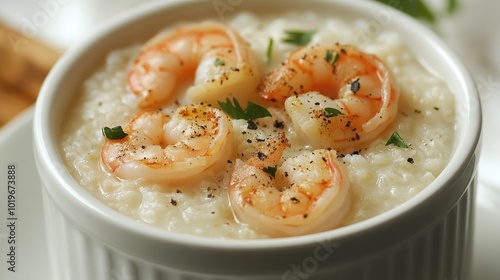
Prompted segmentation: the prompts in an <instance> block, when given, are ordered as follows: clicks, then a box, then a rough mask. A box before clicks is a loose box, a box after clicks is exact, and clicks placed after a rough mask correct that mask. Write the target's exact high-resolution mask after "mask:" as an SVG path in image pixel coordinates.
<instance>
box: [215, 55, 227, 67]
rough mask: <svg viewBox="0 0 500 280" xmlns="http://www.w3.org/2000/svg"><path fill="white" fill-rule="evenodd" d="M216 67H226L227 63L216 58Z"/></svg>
mask: <svg viewBox="0 0 500 280" xmlns="http://www.w3.org/2000/svg"><path fill="white" fill-rule="evenodd" d="M214 65H215V66H224V65H226V62H225V61H224V60H222V59H220V58H218V57H217V58H216V59H215V61H214Z"/></svg>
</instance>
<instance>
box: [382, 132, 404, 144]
mask: <svg viewBox="0 0 500 280" xmlns="http://www.w3.org/2000/svg"><path fill="white" fill-rule="evenodd" d="M385 145H386V146H389V145H395V146H398V147H400V148H409V146H408V145H406V143H405V141H404V140H403V138H401V136H400V135H399V133H398V132H397V131H394V132H393V133H392V135H391V137H390V138H389V140H388V141H387V143H385Z"/></svg>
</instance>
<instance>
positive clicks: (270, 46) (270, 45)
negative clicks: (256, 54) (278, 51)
mask: <svg viewBox="0 0 500 280" xmlns="http://www.w3.org/2000/svg"><path fill="white" fill-rule="evenodd" d="M273 44H274V40H273V38H269V43H267V50H266V63H270V62H271V56H272V53H273Z"/></svg>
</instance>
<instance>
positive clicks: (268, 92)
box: [259, 44, 399, 150]
mask: <svg viewBox="0 0 500 280" xmlns="http://www.w3.org/2000/svg"><path fill="white" fill-rule="evenodd" d="M311 91H316V92H319V93H314V94H313V93H311V94H305V95H304V93H308V92H311ZM259 93H260V95H261V96H262V97H263V98H265V99H267V100H274V101H278V102H284V101H285V100H286V102H284V105H285V110H286V111H287V113H288V114H289V116H290V117H291V119H292V122H293V125H294V127H296V128H298V130H299V131H302V132H303V135H304V136H306V137H307V138H308V139H309V140H310V141H311V142H312V145H313V146H314V147H316V148H333V149H337V150H345V149H352V148H353V147H356V146H357V145H358V144H361V143H366V142H367V141H370V140H373V139H374V138H375V137H377V136H378V135H379V134H380V133H381V132H382V131H384V130H385V129H386V128H387V127H388V126H389V124H390V123H391V122H392V120H393V119H394V118H395V116H396V113H397V110H398V98H399V91H398V89H397V87H396V84H395V82H394V79H393V77H392V75H391V73H390V71H389V69H388V68H387V66H386V65H385V64H384V63H383V62H382V61H381V60H380V59H378V58H377V57H376V56H374V55H370V54H366V53H363V52H361V51H359V50H357V49H356V48H354V47H351V46H345V45H339V44H336V45H318V44H316V45H311V46H307V47H304V48H301V49H299V50H297V51H295V52H293V53H292V54H291V55H290V56H289V57H288V58H287V60H286V61H285V62H284V63H283V64H282V65H281V66H280V67H278V68H277V69H275V70H274V71H272V72H271V73H270V74H269V75H268V76H267V77H266V78H265V79H264V80H263V82H262V83H261V84H260V86H259ZM326 108H332V109H335V110H337V111H338V113H339V114H337V115H336V116H333V115H335V114H333V115H329V113H330V112H326V111H328V110H332V109H326ZM325 109H326V110H325ZM335 110H333V111H335Z"/></svg>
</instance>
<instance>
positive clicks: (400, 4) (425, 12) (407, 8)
mask: <svg viewBox="0 0 500 280" xmlns="http://www.w3.org/2000/svg"><path fill="white" fill-rule="evenodd" d="M376 1H377V2H380V3H384V4H387V5H389V6H392V7H393V8H396V9H398V10H401V11H403V12H405V13H407V14H409V15H410V16H412V17H415V18H420V19H424V20H427V21H429V22H431V23H433V22H435V21H436V17H435V15H434V14H433V13H432V12H431V10H430V9H429V7H427V5H426V4H425V3H424V2H426V1H422V0H415V1H394V0H376ZM455 4H456V3H455V0H448V11H452V10H453V9H454V8H455V7H454V6H455ZM450 6H451V7H450Z"/></svg>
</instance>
